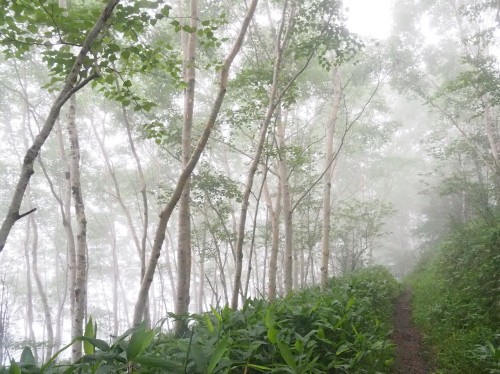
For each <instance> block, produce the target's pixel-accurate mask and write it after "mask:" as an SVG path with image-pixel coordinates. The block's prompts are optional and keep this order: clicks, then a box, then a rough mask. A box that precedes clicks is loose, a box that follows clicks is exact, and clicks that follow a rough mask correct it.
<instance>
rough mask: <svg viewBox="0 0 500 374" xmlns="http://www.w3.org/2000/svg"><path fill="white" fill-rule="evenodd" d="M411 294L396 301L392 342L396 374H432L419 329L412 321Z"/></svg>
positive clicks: (406, 294) (403, 295)
mask: <svg viewBox="0 0 500 374" xmlns="http://www.w3.org/2000/svg"><path fill="white" fill-rule="evenodd" d="M410 301H411V292H410V291H409V290H405V291H403V293H402V294H401V295H400V296H399V297H398V298H397V299H396V302H395V310H394V316H393V326H394V332H393V334H392V340H393V342H394V344H396V362H395V365H394V368H395V370H394V373H395V374H427V373H432V365H431V364H430V362H428V361H429V360H428V357H427V356H428V355H427V353H426V352H425V350H424V347H423V344H422V336H421V334H420V331H419V329H418V328H417V327H416V326H415V324H414V323H413V321H412V320H411V303H410Z"/></svg>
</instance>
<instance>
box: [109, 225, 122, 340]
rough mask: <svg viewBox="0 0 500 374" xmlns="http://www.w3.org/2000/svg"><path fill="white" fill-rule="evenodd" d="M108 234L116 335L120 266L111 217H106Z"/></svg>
mask: <svg viewBox="0 0 500 374" xmlns="http://www.w3.org/2000/svg"><path fill="white" fill-rule="evenodd" d="M107 221H108V227H109V234H110V240H111V257H112V261H113V277H112V284H113V289H112V292H113V336H118V330H119V326H120V320H119V309H118V290H119V289H118V286H119V284H120V267H119V265H118V254H117V245H116V229H115V222H114V220H113V217H112V218H111V219H109V218H108V219H107Z"/></svg>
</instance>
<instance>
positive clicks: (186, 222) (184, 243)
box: [174, 0, 198, 336]
mask: <svg viewBox="0 0 500 374" xmlns="http://www.w3.org/2000/svg"><path fill="white" fill-rule="evenodd" d="M189 4H190V10H191V14H190V21H189V26H190V27H192V28H197V27H198V0H190V2H189ZM185 51H186V55H185V58H184V63H185V68H184V69H185V70H184V81H185V83H186V89H185V91H184V121H183V122H184V123H183V128H182V167H183V168H185V167H186V165H187V164H188V162H189V158H190V157H191V152H192V150H191V138H192V136H191V134H192V128H193V111H194V94H195V85H196V69H195V60H196V33H190V34H189V35H188V38H187V44H186V48H185ZM190 192H191V176H189V177H188V178H187V180H186V183H185V184H184V189H183V191H182V195H181V198H180V200H179V217H178V222H179V226H178V236H177V243H178V247H177V264H178V269H177V295H176V297H175V313H176V314H178V315H182V314H186V313H187V312H188V311H189V301H190V292H189V291H190V285H191V261H192V258H191V256H192V255H191V211H190V206H189V204H190ZM174 326H175V327H174V331H175V334H176V335H177V336H182V335H184V334H185V333H186V332H187V330H188V326H187V324H186V320H185V319H177V320H176V321H175V323H174Z"/></svg>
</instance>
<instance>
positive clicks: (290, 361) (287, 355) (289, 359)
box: [278, 341, 297, 369]
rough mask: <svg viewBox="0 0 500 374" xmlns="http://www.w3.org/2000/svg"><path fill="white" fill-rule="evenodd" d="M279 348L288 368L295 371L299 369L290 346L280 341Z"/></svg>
mask: <svg viewBox="0 0 500 374" xmlns="http://www.w3.org/2000/svg"><path fill="white" fill-rule="evenodd" d="M278 348H279V350H280V354H281V357H283V359H284V360H285V362H286V363H287V365H288V366H290V367H291V368H293V369H296V368H297V363H296V362H295V358H294V357H293V354H292V351H291V350H290V348H288V345H286V344H285V343H283V342H281V341H278Z"/></svg>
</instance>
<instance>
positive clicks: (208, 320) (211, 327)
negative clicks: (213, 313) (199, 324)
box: [205, 314, 215, 334]
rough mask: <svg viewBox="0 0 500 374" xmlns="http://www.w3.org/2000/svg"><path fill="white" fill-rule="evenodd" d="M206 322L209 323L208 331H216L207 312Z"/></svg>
mask: <svg viewBox="0 0 500 374" xmlns="http://www.w3.org/2000/svg"><path fill="white" fill-rule="evenodd" d="M205 324H206V325H207V329H208V331H209V332H210V333H211V334H212V333H213V332H214V331H215V329H214V325H213V323H212V321H211V320H210V318H209V317H208V315H207V314H205Z"/></svg>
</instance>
